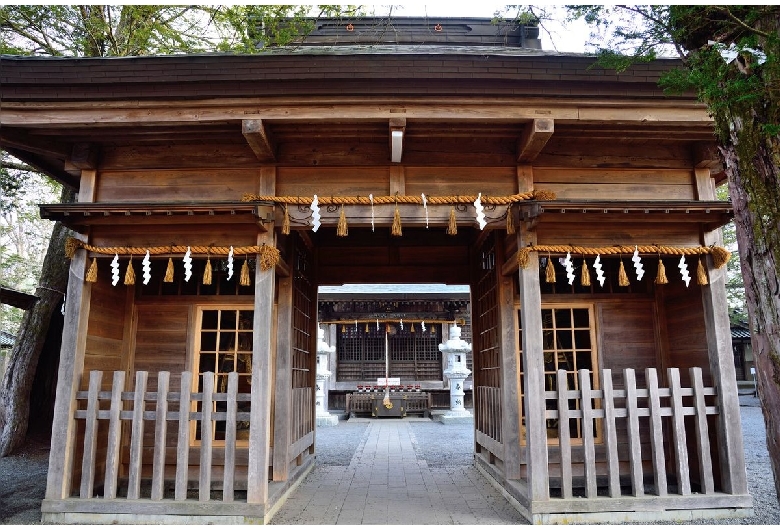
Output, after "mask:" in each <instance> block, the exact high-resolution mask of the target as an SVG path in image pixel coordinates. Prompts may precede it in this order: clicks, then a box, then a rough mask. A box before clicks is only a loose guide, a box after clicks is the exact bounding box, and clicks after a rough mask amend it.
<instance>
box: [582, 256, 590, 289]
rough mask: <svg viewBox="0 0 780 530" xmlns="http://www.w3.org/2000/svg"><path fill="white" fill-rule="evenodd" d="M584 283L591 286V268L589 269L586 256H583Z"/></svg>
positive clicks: (585, 285)
mask: <svg viewBox="0 0 780 530" xmlns="http://www.w3.org/2000/svg"><path fill="white" fill-rule="evenodd" d="M582 285H583V286H584V287H590V269H588V262H587V261H585V258H582Z"/></svg>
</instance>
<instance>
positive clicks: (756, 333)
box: [721, 112, 780, 498]
mask: <svg viewBox="0 0 780 530" xmlns="http://www.w3.org/2000/svg"><path fill="white" fill-rule="evenodd" d="M756 114H757V115H756ZM756 114H754V115H753V116H745V117H742V119H735V120H733V121H732V123H733V127H732V128H731V130H730V142H729V145H726V146H722V147H721V152H722V154H723V157H724V159H725V163H726V172H727V174H728V179H729V194H730V195H731V201H732V204H733V206H734V223H735V225H736V230H737V242H738V245H739V253H740V263H741V267H742V276H743V278H744V281H745V294H746V298H747V307H748V314H749V315H750V324H751V337H752V344H753V358H754V362H755V366H756V378H757V383H758V395H759V398H760V400H761V408H762V410H763V412H764V422H765V424H766V441H767V448H768V449H769V456H770V459H771V462H772V471H773V473H774V480H775V489H776V493H777V495H778V498H780V281H779V280H780V278H779V277H778V265H780V227H779V226H778V222H779V220H780V194H779V193H778V190H780V178H778V177H779V175H778V167H777V165H776V164H775V162H774V156H773V153H779V152H780V142H778V140H777V138H772V137H768V135H765V134H761V124H762V123H766V122H764V121H763V117H762V114H763V113H761V112H759V113H756ZM748 197H749V198H750V200H748Z"/></svg>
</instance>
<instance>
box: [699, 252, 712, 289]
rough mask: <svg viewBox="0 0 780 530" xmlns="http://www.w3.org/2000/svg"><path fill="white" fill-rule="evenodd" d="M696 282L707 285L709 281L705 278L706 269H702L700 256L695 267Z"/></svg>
mask: <svg viewBox="0 0 780 530" xmlns="http://www.w3.org/2000/svg"><path fill="white" fill-rule="evenodd" d="M696 283H698V284H699V285H707V284H708V283H710V282H709V280H707V271H705V270H704V265H703V264H702V262H701V257H699V265H698V266H697V267H696Z"/></svg>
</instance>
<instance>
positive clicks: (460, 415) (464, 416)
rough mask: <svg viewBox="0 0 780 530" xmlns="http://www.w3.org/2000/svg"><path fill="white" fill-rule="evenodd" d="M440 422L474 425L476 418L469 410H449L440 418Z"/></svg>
mask: <svg viewBox="0 0 780 530" xmlns="http://www.w3.org/2000/svg"><path fill="white" fill-rule="evenodd" d="M439 421H440V422H441V423H444V424H454V423H457V424H463V423H474V416H473V415H472V414H471V412H469V411H468V410H456V411H453V410H449V411H447V412H446V413H445V414H442V415H440V416H439Z"/></svg>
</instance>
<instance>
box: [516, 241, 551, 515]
mask: <svg viewBox="0 0 780 530" xmlns="http://www.w3.org/2000/svg"><path fill="white" fill-rule="evenodd" d="M520 234H521V235H520V239H521V240H520V245H521V246H527V245H530V244H533V243H534V242H535V241H534V239H535V237H533V234H529V233H528V232H526V231H525V230H521V232H520ZM529 258H530V259H529V265H528V266H527V267H526V268H523V267H520V269H519V271H518V274H519V280H520V305H521V316H522V318H521V328H522V330H523V341H522V350H523V378H524V387H525V393H524V397H525V399H524V400H523V406H524V410H525V429H526V431H525V437H526V450H527V453H526V455H527V457H526V460H527V461H528V493H529V496H530V498H531V500H533V501H537V500H547V499H549V498H550V489H549V470H548V468H547V428H546V421H545V417H544V416H545V399H544V353H543V348H542V344H543V343H542V295H541V290H540V288H539V267H538V263H539V254H538V253H537V252H531V253H530V254H529Z"/></svg>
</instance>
